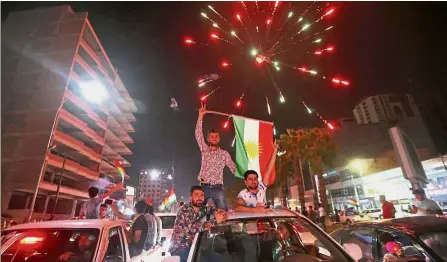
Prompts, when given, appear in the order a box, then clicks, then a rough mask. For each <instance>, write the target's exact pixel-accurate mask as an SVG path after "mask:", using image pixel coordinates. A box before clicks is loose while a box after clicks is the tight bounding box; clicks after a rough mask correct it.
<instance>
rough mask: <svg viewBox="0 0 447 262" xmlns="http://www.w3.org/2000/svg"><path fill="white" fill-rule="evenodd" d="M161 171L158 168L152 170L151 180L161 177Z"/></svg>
mask: <svg viewBox="0 0 447 262" xmlns="http://www.w3.org/2000/svg"><path fill="white" fill-rule="evenodd" d="M160 174H161V172H160V171H159V170H157V169H153V170H151V173H150V174H149V175H150V176H151V180H155V179H158V178H159V177H160Z"/></svg>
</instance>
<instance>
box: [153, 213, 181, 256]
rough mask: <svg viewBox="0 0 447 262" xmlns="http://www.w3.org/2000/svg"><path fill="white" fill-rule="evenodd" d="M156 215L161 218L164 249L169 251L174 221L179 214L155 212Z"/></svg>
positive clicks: (161, 235)
mask: <svg viewBox="0 0 447 262" xmlns="http://www.w3.org/2000/svg"><path fill="white" fill-rule="evenodd" d="M155 216H157V217H159V218H160V219H161V234H160V237H161V245H162V246H163V250H164V251H167V250H168V249H169V247H170V246H171V237H172V231H173V230H174V222H175V218H176V217H177V214H176V213H155Z"/></svg>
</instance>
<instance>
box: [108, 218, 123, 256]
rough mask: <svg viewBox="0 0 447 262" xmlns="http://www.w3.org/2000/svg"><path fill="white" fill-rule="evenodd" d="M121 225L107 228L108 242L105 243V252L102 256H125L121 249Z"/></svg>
mask: <svg viewBox="0 0 447 262" xmlns="http://www.w3.org/2000/svg"><path fill="white" fill-rule="evenodd" d="M120 231H121V227H119V226H118V227H113V228H111V229H110V230H109V244H108V245H107V252H106V254H105V256H104V258H105V259H106V258H111V257H114V258H118V257H121V258H123V260H124V258H125V255H124V250H123V240H122V236H121V234H120Z"/></svg>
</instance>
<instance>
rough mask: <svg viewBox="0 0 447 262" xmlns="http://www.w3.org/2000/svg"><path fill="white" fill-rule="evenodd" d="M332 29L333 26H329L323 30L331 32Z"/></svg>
mask: <svg viewBox="0 0 447 262" xmlns="http://www.w3.org/2000/svg"><path fill="white" fill-rule="evenodd" d="M332 28H334V26H333V25H331V26H329V27H328V28H326V29H324V31H328V30H331V29H332Z"/></svg>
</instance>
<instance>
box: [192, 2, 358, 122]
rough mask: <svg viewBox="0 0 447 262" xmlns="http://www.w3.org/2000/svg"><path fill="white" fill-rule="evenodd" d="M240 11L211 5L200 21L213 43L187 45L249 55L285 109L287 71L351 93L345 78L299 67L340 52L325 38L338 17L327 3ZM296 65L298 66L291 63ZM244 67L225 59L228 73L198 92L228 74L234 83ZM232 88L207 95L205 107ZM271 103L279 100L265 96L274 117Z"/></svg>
mask: <svg viewBox="0 0 447 262" xmlns="http://www.w3.org/2000/svg"><path fill="white" fill-rule="evenodd" d="M234 4H235V3H234ZM237 5H238V9H239V10H236V12H234V13H227V12H224V11H221V10H219V8H216V7H215V6H211V5H208V6H207V7H204V8H203V10H202V12H201V13H200V16H201V18H202V19H203V21H204V22H205V23H207V25H209V28H210V32H209V33H208V36H209V39H210V40H211V42H212V43H211V44H209V45H208V44H204V43H203V42H200V41H198V40H195V38H193V37H191V36H188V37H185V38H184V44H185V45H187V46H194V45H200V46H202V47H208V46H213V47H214V46H216V44H217V43H218V42H224V43H225V44H229V45H231V46H232V47H233V48H234V51H235V52H237V53H240V54H246V57H247V61H246V62H247V65H250V64H255V65H256V66H257V67H258V68H259V70H265V71H266V72H267V73H268V76H269V80H270V81H271V83H272V87H273V88H274V90H275V92H276V94H277V99H278V102H279V103H280V104H285V103H286V101H287V99H286V97H285V95H284V92H283V90H281V88H280V87H279V85H278V84H277V83H276V81H275V78H278V77H280V72H281V71H282V70H283V68H284V69H291V70H295V71H297V75H301V76H304V77H307V76H309V77H315V78H319V79H322V80H325V81H327V82H328V83H330V84H331V85H332V86H334V87H340V88H345V87H348V86H349V85H350V81H348V80H346V79H345V78H344V77H341V76H328V75H325V74H322V73H320V72H319V71H318V70H317V69H316V68H308V67H307V66H303V65H296V64H303V61H299V59H300V57H301V59H302V57H303V56H304V55H309V56H313V57H321V58H319V59H324V57H326V56H330V55H331V54H333V53H334V52H336V47H335V46H334V45H332V44H331V43H330V42H329V41H328V39H326V37H325V34H327V32H328V31H330V30H331V29H333V28H334V26H333V25H332V24H331V18H332V17H333V16H334V15H335V14H336V13H337V11H338V10H337V8H336V6H335V5H332V4H330V3H326V2H312V3H310V4H303V2H299V3H294V2H280V1H273V2H257V1H255V2H244V1H241V2H237ZM297 54H298V55H297ZM291 59H293V60H294V61H290V60H291ZM231 60H233V59H231ZM250 60H251V61H250ZM240 62H241V61H229V60H226V59H223V58H221V62H220V68H221V70H222V71H225V73H224V72H222V73H221V74H215V76H214V77H210V76H208V75H206V76H204V77H201V78H200V79H199V81H198V83H197V85H198V87H200V88H201V87H204V86H205V85H207V84H208V83H211V82H215V81H218V80H219V79H221V78H223V77H224V76H223V75H222V74H224V75H225V77H231V71H232V69H234V68H233V64H234V66H238V63H240ZM300 72H301V73H300ZM216 75H217V76H216ZM211 85H214V84H211ZM226 88H227V87H225V88H223V89H220V87H217V88H214V89H212V91H210V92H209V93H207V94H203V95H202V96H201V97H200V100H201V102H205V101H206V100H207V99H208V98H209V97H210V96H211V95H213V94H214V93H216V92H217V91H219V90H225V89H226ZM220 92H222V91H220ZM244 94H245V92H244ZM244 94H242V95H241V96H240V97H239V98H237V99H236V100H235V102H234V107H235V108H242V107H243V106H244V104H245V103H244ZM294 99H295V98H294ZM271 101H274V100H270V99H269V97H268V96H267V94H265V104H266V111H267V112H268V114H269V115H271V114H272V105H271ZM300 101H301V104H302V105H303V107H304V110H306V112H307V113H309V114H313V115H316V116H317V117H318V118H319V119H320V120H321V121H322V122H323V123H324V124H325V125H326V126H327V127H328V128H329V129H334V126H333V125H332V124H331V123H330V122H328V121H327V120H326V119H324V118H323V117H322V116H321V115H320V114H319V113H318V112H317V111H316V110H315V108H311V107H310V106H308V104H307V103H305V102H304V101H303V100H300ZM228 124H229V119H228V120H227V121H226V122H225V123H224V124H223V127H224V128H227V127H228Z"/></svg>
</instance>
